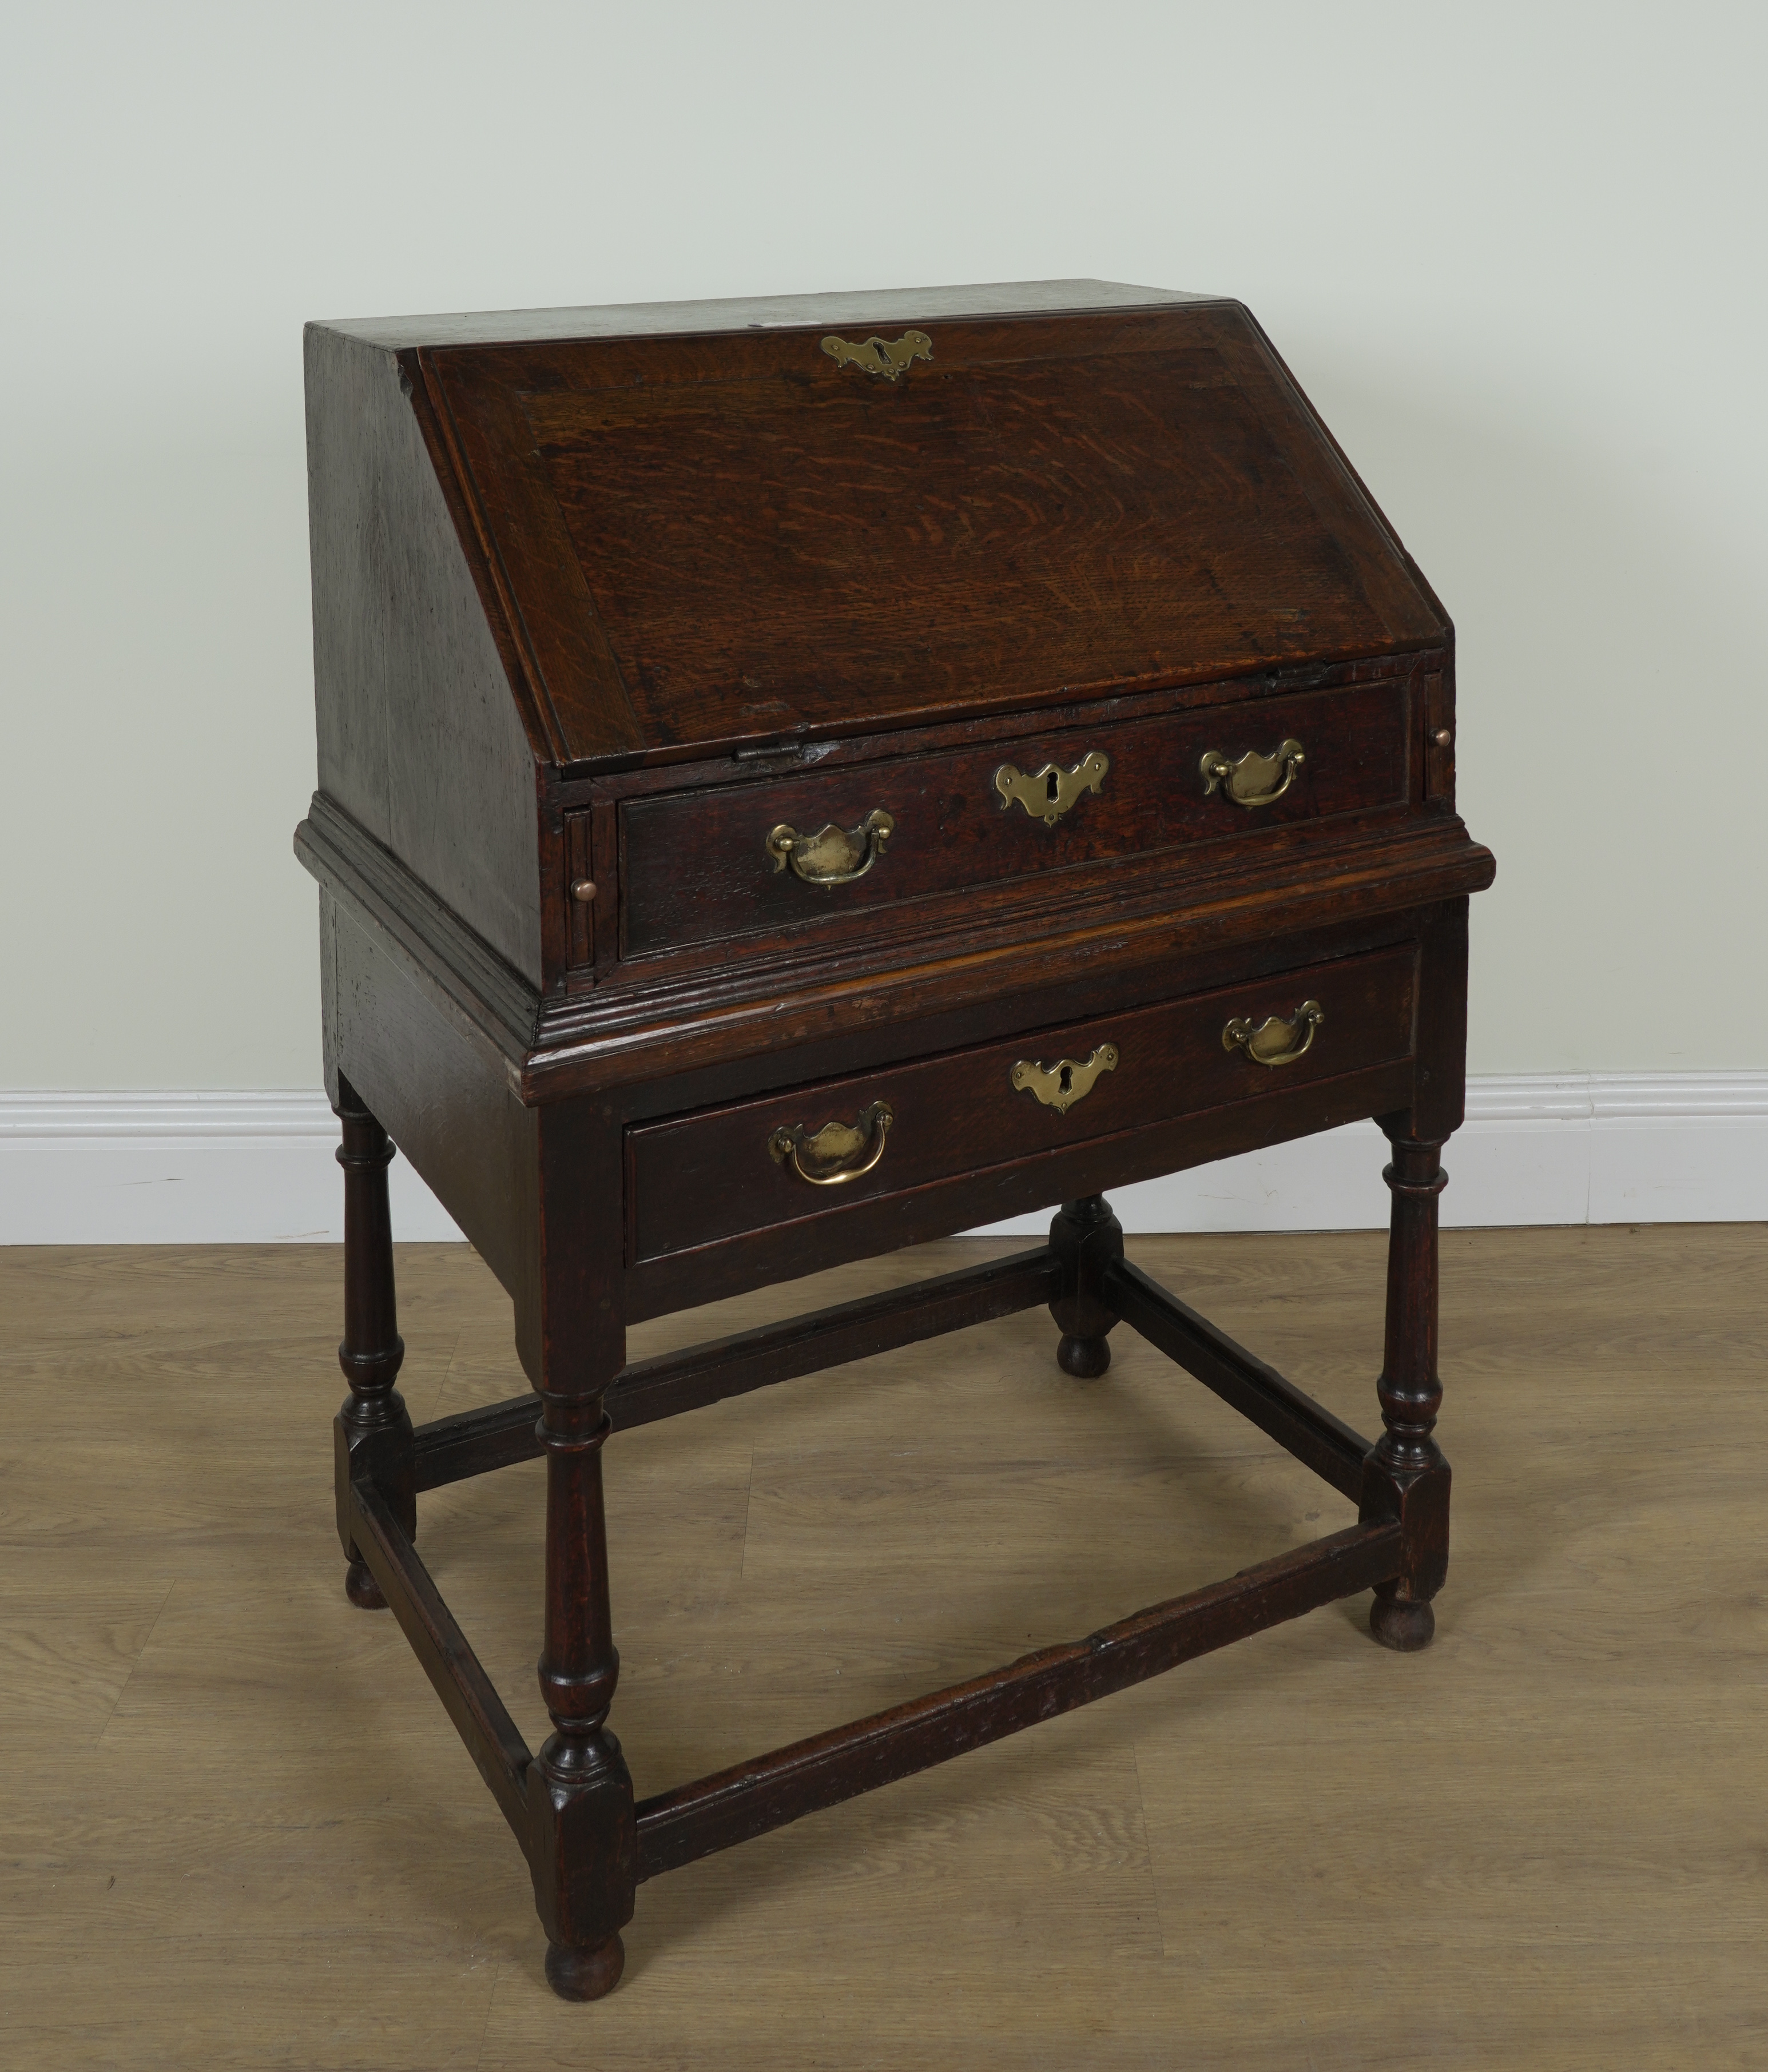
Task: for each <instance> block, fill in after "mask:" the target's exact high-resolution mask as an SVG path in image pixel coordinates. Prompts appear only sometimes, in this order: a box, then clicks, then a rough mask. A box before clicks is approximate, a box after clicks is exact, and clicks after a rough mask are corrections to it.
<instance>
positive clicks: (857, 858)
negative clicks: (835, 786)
mask: <svg viewBox="0 0 1768 2072" xmlns="http://www.w3.org/2000/svg"><path fill="white" fill-rule="evenodd" d="M895 832H896V822H895V820H894V817H893V816H891V815H890V814H889V813H886V812H885V810H884V808H882V806H878V807H874V808H873V810H872V811H871V812H869V813H868V814H867V815H866V816H865V819H864V820H861V822H860V824H859V825H858V826H857V828H838V827H837V826H836V825H835V824H834V823H833V821H831V822H830V824H828V826H827V827H826V828H820V829H819V831H818V832H817V833H815V834H813V835H801V834H800V833H799V832H798V830H797V829H796V828H792V827H788V826H787V824H786V823H785V822H784V821H783V820H782V821H781V822H780V824H779V826H778V827H777V828H770V829H769V830H768V833H767V853H768V854H769V855H770V856H771V857H772V858H773V860H774V868H775V870H784V869H785V868H786V866H787V864H790V865H791V870H792V875H793V877H794V878H803V880H804V882H805V884H807V885H820V886H823V887H824V890H827V889H828V887H829V886H833V885H851V884H852V883H853V880H854V879H855V878H863V877H864V876H865V874H866V872H867V871H869V870H870V869H871V867H872V865H874V863H876V862H877V861H878V858H879V857H881V856H882V854H883V853H884V845H885V843H886V842H887V841H889V840H890V837H891V836H892V835H893V834H894V833H895Z"/></svg>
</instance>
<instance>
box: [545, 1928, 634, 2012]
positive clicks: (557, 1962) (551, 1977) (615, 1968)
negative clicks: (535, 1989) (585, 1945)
mask: <svg viewBox="0 0 1768 2072" xmlns="http://www.w3.org/2000/svg"><path fill="white" fill-rule="evenodd" d="M625 1969H626V1945H625V1943H623V1942H622V1941H621V1940H620V1938H619V1936H618V1935H611V1936H610V1937H609V1938H608V1939H607V1940H606V1942H598V1943H597V1944H596V1946H595V1947H594V1949H593V1950H572V1949H568V1948H566V1947H565V1944H564V1943H562V1942H549V1943H548V1944H547V1946H546V1983H547V1984H549V1986H550V1987H551V1988H553V1992H556V1993H557V1995H558V1996H559V1998H560V1999H561V2000H600V1999H601V1997H602V1995H603V1994H604V1993H611V1992H613V1991H614V1988H615V1987H616V1986H617V1985H619V1983H620V1974H621V1973H622V1972H623V1971H624V1970H625Z"/></svg>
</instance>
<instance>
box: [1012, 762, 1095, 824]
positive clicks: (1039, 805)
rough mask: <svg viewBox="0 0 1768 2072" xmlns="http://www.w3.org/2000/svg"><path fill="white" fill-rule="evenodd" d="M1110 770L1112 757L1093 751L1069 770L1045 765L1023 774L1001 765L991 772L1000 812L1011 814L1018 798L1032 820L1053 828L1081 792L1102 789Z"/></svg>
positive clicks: (1020, 771) (1015, 767)
mask: <svg viewBox="0 0 1768 2072" xmlns="http://www.w3.org/2000/svg"><path fill="white" fill-rule="evenodd" d="M1110 767H1111V758H1110V757H1109V756H1108V755H1106V754H1102V753H1101V752H1100V750H1098V749H1094V750H1092V753H1091V754H1088V755H1083V756H1082V757H1081V759H1080V760H1079V762H1078V763H1076V764H1075V767H1074V768H1073V769H1072V770H1063V769H1061V768H1059V767H1058V766H1057V765H1056V764H1055V763H1045V765H1044V766H1043V767H1042V769H1041V770H1036V771H1024V770H1021V769H1019V768H1018V766H1017V765H1016V764H1014V763H1002V764H1001V767H1000V768H999V769H998V770H997V771H995V773H994V788H995V789H996V791H998V792H999V793H1000V794H1001V812H1003V813H1005V812H1011V811H1012V809H1013V802H1014V800H1015V799H1017V800H1018V802H1019V804H1021V805H1022V806H1023V807H1024V808H1025V809H1026V812H1028V813H1029V814H1030V816H1031V817H1032V819H1033V820H1042V822H1043V824H1044V825H1045V826H1046V828H1053V827H1054V826H1055V824H1056V823H1057V821H1058V820H1060V819H1061V818H1062V816H1063V814H1064V813H1066V812H1067V810H1068V808H1070V807H1071V806H1072V805H1075V804H1077V803H1078V802H1079V799H1080V797H1081V795H1082V794H1083V792H1087V791H1103V790H1104V783H1105V773H1106V771H1108V770H1109V769H1110Z"/></svg>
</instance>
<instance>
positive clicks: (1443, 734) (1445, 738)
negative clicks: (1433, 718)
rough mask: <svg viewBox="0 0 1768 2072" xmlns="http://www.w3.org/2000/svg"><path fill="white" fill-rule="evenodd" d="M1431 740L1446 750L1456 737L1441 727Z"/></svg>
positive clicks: (1444, 727)
mask: <svg viewBox="0 0 1768 2072" xmlns="http://www.w3.org/2000/svg"><path fill="white" fill-rule="evenodd" d="M1430 738H1431V739H1432V740H1433V742H1436V744H1437V746H1438V747H1439V748H1446V747H1447V746H1449V742H1452V741H1453V739H1454V738H1455V737H1454V736H1453V734H1451V733H1450V732H1449V730H1448V728H1447V727H1446V726H1440V727H1438V728H1437V731H1436V732H1435V733H1434V734H1432V736H1431V737H1430Z"/></svg>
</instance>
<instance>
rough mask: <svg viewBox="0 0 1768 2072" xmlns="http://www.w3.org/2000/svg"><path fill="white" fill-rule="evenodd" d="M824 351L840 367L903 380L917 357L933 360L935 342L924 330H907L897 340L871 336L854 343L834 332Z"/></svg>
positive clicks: (887, 378)
mask: <svg viewBox="0 0 1768 2072" xmlns="http://www.w3.org/2000/svg"><path fill="white" fill-rule="evenodd" d="M823 350H824V352H826V353H827V354H828V356H829V358H830V359H831V360H833V361H834V363H835V364H836V365H837V367H857V368H859V369H860V370H861V372H863V373H866V374H882V376H883V377H884V379H885V380H886V381H900V380H902V378H903V376H904V375H905V374H907V372H908V371H909V368H911V366H912V365H913V364H914V363H915V361H916V360H931V359H932V357H933V341H932V339H930V338H929V337H928V336H927V333H926V332H925V331H904V332H903V335H902V336H901V337H900V338H899V339H895V340H894V341H893V340H891V339H887V338H869V339H865V340H863V341H862V342H861V343H860V344H858V345H854V344H853V343H850V342H849V340H848V339H845V338H837V337H836V336H835V335H834V334H833V332H831V333H830V334H829V335H828V337H827V338H825V339H824V340H823Z"/></svg>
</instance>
